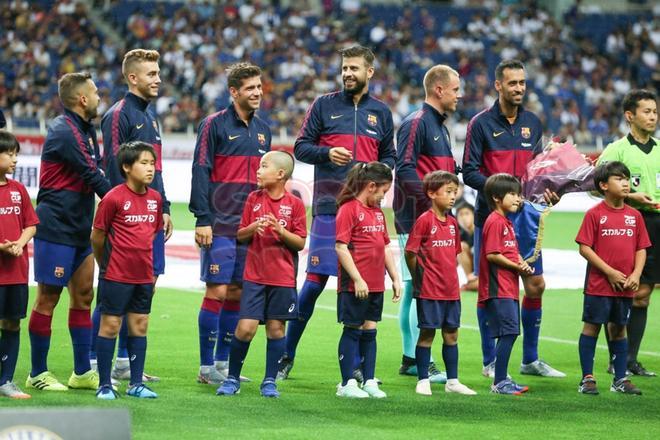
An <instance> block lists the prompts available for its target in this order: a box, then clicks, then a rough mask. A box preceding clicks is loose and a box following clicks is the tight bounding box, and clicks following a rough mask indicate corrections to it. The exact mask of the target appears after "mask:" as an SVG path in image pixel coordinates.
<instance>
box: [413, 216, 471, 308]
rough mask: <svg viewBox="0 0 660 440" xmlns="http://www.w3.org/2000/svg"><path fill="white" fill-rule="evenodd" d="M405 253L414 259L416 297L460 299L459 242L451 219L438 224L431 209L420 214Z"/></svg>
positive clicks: (456, 229)
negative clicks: (415, 259)
mask: <svg viewBox="0 0 660 440" xmlns="http://www.w3.org/2000/svg"><path fill="white" fill-rule="evenodd" d="M406 251H408V252H413V253H414V254H416V258H417V272H416V273H415V274H414V275H413V278H414V292H413V295H414V296H415V298H423V299H434V300H457V299H460V293H459V286H458V272H457V271H456V255H458V254H460V253H461V239H460V235H459V229H458V222H456V219H455V218H454V217H452V216H450V215H448V216H447V218H446V220H445V221H441V220H440V219H438V217H437V216H436V214H435V212H433V209H429V210H428V211H426V212H425V213H424V214H422V215H420V216H419V218H418V219H417V221H416V222H415V225H414V226H413V228H412V230H411V231H410V236H409V237H408V242H407V243H406Z"/></svg>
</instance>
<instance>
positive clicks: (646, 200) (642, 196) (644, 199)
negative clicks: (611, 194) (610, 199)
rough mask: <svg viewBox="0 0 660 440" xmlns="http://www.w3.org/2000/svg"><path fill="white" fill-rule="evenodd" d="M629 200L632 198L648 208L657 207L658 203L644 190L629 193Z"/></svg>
mask: <svg viewBox="0 0 660 440" xmlns="http://www.w3.org/2000/svg"><path fill="white" fill-rule="evenodd" d="M628 200H632V201H634V202H637V203H638V204H640V205H642V206H645V207H648V208H657V203H655V202H654V201H653V199H652V198H651V197H649V196H648V194H646V193H643V192H635V193H630V194H628Z"/></svg>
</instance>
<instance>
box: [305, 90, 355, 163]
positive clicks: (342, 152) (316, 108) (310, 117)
mask: <svg viewBox="0 0 660 440" xmlns="http://www.w3.org/2000/svg"><path fill="white" fill-rule="evenodd" d="M320 107H321V104H320V101H319V100H318V99H316V100H315V101H314V102H313V103H312V105H311V106H310V107H309V109H307V114H306V115H305V120H304V121H303V124H302V127H300V132H299V133H298V138H296V142H295V144H294V146H293V155H294V156H295V158H296V159H298V160H299V161H301V162H305V163H309V164H312V165H316V164H319V163H326V162H332V163H334V164H335V165H346V164H348V163H350V161H351V160H353V153H351V152H350V151H349V150H348V149H346V148H344V147H333V148H331V147H327V146H323V145H318V140H319V138H320V137H321V132H322V130H323V117H322V115H321V108H320Z"/></svg>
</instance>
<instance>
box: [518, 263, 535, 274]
mask: <svg viewBox="0 0 660 440" xmlns="http://www.w3.org/2000/svg"><path fill="white" fill-rule="evenodd" d="M518 272H520V273H521V274H523V275H531V274H533V273H534V268H533V267H531V266H530V265H529V264H528V263H527V262H526V261H525V260H520V262H519V263H518Z"/></svg>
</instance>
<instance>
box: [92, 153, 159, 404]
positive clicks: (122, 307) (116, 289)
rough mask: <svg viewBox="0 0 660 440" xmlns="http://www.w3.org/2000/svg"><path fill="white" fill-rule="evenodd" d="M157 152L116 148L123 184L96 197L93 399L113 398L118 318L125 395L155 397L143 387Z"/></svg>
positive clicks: (156, 223) (155, 231)
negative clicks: (126, 374)
mask: <svg viewBox="0 0 660 440" xmlns="http://www.w3.org/2000/svg"><path fill="white" fill-rule="evenodd" d="M157 157H158V156H157V155H156V152H155V150H154V148H153V147H152V146H151V144H148V143H146V142H141V141H135V142H129V143H127V144H123V145H122V146H121V147H120V148H119V151H118V152H117V156H116V160H117V164H118V166H119V167H120V173H121V176H122V178H124V179H126V182H125V183H124V184H121V185H118V186H116V187H114V188H113V189H112V190H110V192H108V194H107V195H106V197H104V198H103V199H102V200H101V203H100V204H99V209H98V212H97V213H96V217H95V218H94V229H93V230H92V237H91V240H92V247H93V248H94V257H95V258H96V262H97V263H98V265H99V286H98V303H99V309H100V312H101V326H100V328H99V334H98V336H97V338H96V352H97V356H98V371H99V388H98V390H97V392H96V397H97V398H98V399H102V400H114V399H116V398H117V397H118V395H117V392H116V391H115V390H114V388H113V387H112V384H111V378H110V374H111V372H110V370H111V367H112V356H113V354H114V352H115V343H116V338H117V334H118V333H119V329H120V328H121V325H122V317H123V316H126V320H127V321H128V340H127V349H128V355H129V359H130V368H129V370H130V382H129V385H128V388H127V390H126V394H127V395H129V396H131V397H138V398H156V397H158V395H157V394H156V393H155V392H153V391H152V390H151V389H150V388H149V387H147V386H146V385H144V377H143V372H144V361H145V357H146V351H147V326H148V323H149V312H150V311H151V300H152V298H153V290H154V283H153V275H154V269H153V246H154V236H155V235H156V234H158V233H159V232H160V231H162V230H163V202H162V199H161V195H160V193H158V191H156V190H154V189H153V188H150V187H149V185H150V184H151V183H152V181H153V180H154V177H155V175H156V169H157V168H156V163H157Z"/></svg>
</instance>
